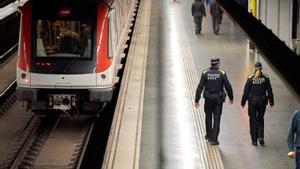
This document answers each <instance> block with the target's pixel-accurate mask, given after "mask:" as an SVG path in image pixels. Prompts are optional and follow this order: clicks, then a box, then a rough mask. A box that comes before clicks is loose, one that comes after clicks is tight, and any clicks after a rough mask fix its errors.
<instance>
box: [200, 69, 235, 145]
mask: <svg viewBox="0 0 300 169" xmlns="http://www.w3.org/2000/svg"><path fill="white" fill-rule="evenodd" d="M224 86H225V89H226V92H227V93H228V97H229V99H230V100H233V92H232V87H231V85H230V82H229V81H228V79H227V75H226V72H225V71H223V70H221V69H219V68H218V67H210V68H209V69H207V70H204V71H203V72H202V75H201V79H200V83H199V85H198V88H197V91H196V98H195V103H198V102H199V100H200V97H201V93H202V91H203V89H204V93H203V96H204V98H205V103H204V111H205V115H206V116H205V124H206V139H208V140H210V141H212V142H218V135H219V132H220V120H221V114H222V107H223V102H224V101H225V96H226V94H225V91H224ZM212 116H213V118H214V124H213V127H212Z"/></svg>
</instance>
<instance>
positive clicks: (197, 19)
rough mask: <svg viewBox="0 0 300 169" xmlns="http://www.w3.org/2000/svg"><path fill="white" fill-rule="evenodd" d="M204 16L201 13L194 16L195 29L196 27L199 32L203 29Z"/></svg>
mask: <svg viewBox="0 0 300 169" xmlns="http://www.w3.org/2000/svg"><path fill="white" fill-rule="evenodd" d="M202 18H203V16H201V15H199V16H194V23H195V29H196V32H199V33H200V32H201V30H202Z"/></svg>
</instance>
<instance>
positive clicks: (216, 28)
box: [212, 16, 221, 34]
mask: <svg viewBox="0 0 300 169" xmlns="http://www.w3.org/2000/svg"><path fill="white" fill-rule="evenodd" d="M220 24H221V17H215V16H213V17H212V26H213V30H214V33H216V34H218V33H219V31H220Z"/></svg>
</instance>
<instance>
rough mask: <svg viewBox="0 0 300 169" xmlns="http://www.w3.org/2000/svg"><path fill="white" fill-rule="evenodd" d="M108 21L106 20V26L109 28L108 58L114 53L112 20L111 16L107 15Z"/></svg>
mask: <svg viewBox="0 0 300 169" xmlns="http://www.w3.org/2000/svg"><path fill="white" fill-rule="evenodd" d="M108 19H109V22H108V28H109V30H108V57H109V58H112V57H113V55H114V52H113V37H112V36H113V33H114V32H113V28H112V26H113V25H112V24H113V22H112V19H111V16H109V18H108Z"/></svg>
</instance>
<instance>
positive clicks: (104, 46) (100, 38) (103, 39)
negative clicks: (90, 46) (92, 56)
mask: <svg viewBox="0 0 300 169" xmlns="http://www.w3.org/2000/svg"><path fill="white" fill-rule="evenodd" d="M97 10H98V11H97V13H98V14H97V67H96V73H99V72H103V71H105V70H106V69H108V68H109V66H110V65H111V64H112V60H111V59H109V58H108V33H109V32H108V9H107V7H106V6H105V5H103V4H102V3H98V9H97Z"/></svg>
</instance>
